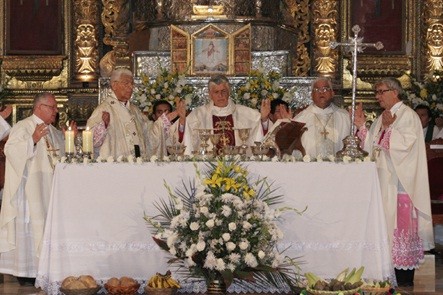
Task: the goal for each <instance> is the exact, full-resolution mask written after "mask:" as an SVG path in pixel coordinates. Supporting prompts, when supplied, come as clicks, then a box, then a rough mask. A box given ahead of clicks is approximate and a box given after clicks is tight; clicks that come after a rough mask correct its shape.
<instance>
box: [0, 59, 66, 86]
mask: <svg viewBox="0 0 443 295" xmlns="http://www.w3.org/2000/svg"><path fill="white" fill-rule="evenodd" d="M65 58H66V57H65V56H59V55H57V56H51V55H40V56H29V55H23V56H21V55H9V56H4V57H3V63H2V68H3V70H4V71H5V72H6V74H8V75H9V76H11V77H15V78H17V79H18V80H21V81H47V80H50V79H52V78H53V77H55V76H58V75H60V73H61V71H62V69H63V60H64V59H65Z"/></svg>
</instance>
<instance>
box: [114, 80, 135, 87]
mask: <svg viewBox="0 0 443 295" xmlns="http://www.w3.org/2000/svg"><path fill="white" fill-rule="evenodd" d="M116 82H117V83H120V84H123V86H125V87H132V86H133V85H134V82H132V81H116Z"/></svg>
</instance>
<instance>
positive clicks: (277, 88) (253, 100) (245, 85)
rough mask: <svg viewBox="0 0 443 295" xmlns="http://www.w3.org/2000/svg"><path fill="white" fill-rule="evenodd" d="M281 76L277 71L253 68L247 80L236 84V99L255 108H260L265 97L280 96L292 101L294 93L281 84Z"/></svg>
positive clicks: (271, 98)
mask: <svg viewBox="0 0 443 295" xmlns="http://www.w3.org/2000/svg"><path fill="white" fill-rule="evenodd" d="M281 78H282V76H281V74H280V73H278V72H277V71H269V72H268V73H264V72H263V71H262V70H252V71H251V72H250V73H249V76H248V77H246V80H245V81H242V82H239V83H238V84H237V85H235V87H234V101H235V102H236V103H238V104H242V105H245V106H248V107H250V108H253V109H260V107H261V102H262V100H263V99H270V100H274V99H277V98H279V99H282V100H284V101H286V102H287V103H291V101H292V99H293V96H294V95H293V93H291V91H289V90H288V89H286V88H284V87H282V86H281V85H280V80H281Z"/></svg>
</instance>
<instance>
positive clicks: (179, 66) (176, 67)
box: [171, 25, 190, 74]
mask: <svg viewBox="0 0 443 295" xmlns="http://www.w3.org/2000/svg"><path fill="white" fill-rule="evenodd" d="M189 48H190V35H189V34H188V33H186V32H185V31H183V30H182V29H180V28H178V27H176V26H174V25H171V67H172V71H173V72H178V73H186V74H189Z"/></svg>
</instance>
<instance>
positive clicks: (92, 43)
mask: <svg viewBox="0 0 443 295" xmlns="http://www.w3.org/2000/svg"><path fill="white" fill-rule="evenodd" d="M74 15H75V25H76V28H77V29H76V37H75V43H74V47H75V50H74V54H75V55H74V56H75V65H76V67H75V70H76V72H75V77H76V78H77V79H78V80H80V81H91V80H93V79H95V78H96V77H97V74H98V59H99V58H98V33H97V31H96V29H95V28H96V27H97V17H98V7H97V1H95V0H78V1H75V2H74Z"/></svg>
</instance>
